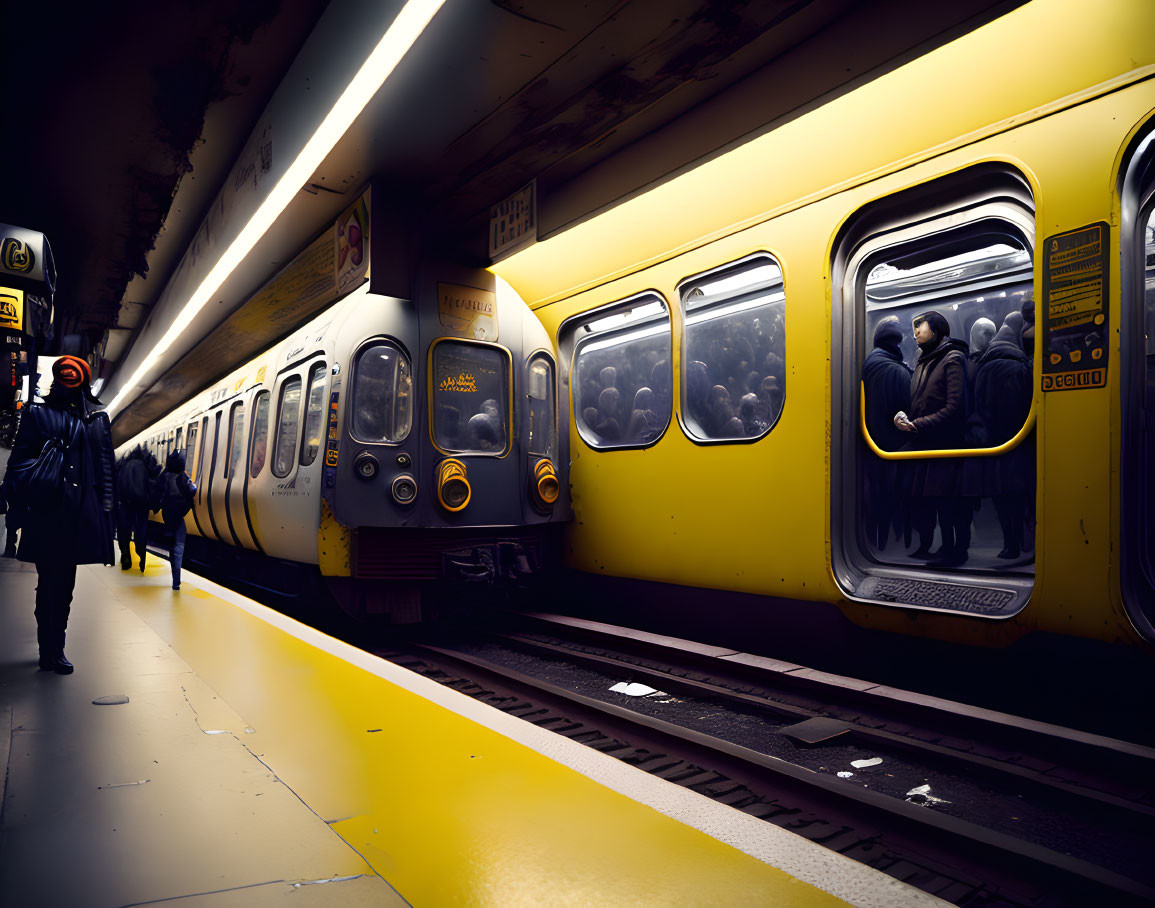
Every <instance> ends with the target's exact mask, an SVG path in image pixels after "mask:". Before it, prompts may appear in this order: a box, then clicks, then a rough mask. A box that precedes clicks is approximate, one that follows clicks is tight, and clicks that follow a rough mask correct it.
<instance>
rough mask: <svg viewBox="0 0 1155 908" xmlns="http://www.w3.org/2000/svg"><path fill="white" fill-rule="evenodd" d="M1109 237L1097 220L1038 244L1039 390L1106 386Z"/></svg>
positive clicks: (1108, 229)
mask: <svg viewBox="0 0 1155 908" xmlns="http://www.w3.org/2000/svg"><path fill="white" fill-rule="evenodd" d="M1110 236H1111V231H1110V228H1109V226H1108V225H1107V224H1106V223H1105V222H1102V221H1100V222H1099V223H1097V224H1089V225H1088V226H1086V227H1080V228H1079V229H1078V230H1068V231H1067V232H1066V233H1057V234H1055V235H1054V236H1050V237H1047V238H1046V240H1044V241H1043V244H1042V251H1043V306H1042V313H1041V314H1042V320H1043V349H1042V356H1043V362H1042V372H1043V390H1044V391H1079V390H1083V389H1086V388H1101V387H1103V386H1105V385H1106V384H1107V350H1108V342H1109V333H1108V324H1107V306H1108V295H1107V275H1108V267H1109V265H1108V263H1109V261H1110V259H1109V255H1108V253H1109V249H1108V246H1109V242H1110Z"/></svg>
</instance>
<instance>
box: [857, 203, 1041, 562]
mask: <svg viewBox="0 0 1155 908" xmlns="http://www.w3.org/2000/svg"><path fill="white" fill-rule="evenodd" d="M1002 223H1003V222H984V223H982V224H980V225H975V226H972V227H970V228H966V229H964V230H962V231H955V232H954V233H947V234H943V235H939V236H936V237H934V238H932V239H930V240H927V241H922V242H918V243H915V244H912V245H908V246H904V247H899V248H898V249H892V250H884V251H882V252H881V253H879V254H878V255H877V256H874V257H873V258H871V259H868V260H867V262H866V264H865V265H864V266H863V268H862V270H861V271H860V273H859V278H858V280H859V299H860V300H862V301H863V305H864V307H865V312H864V315H865V319H864V321H863V324H864V326H865V329H866V330H865V332H864V333H863V334H862V338H863V349H862V353H861V355H862V357H863V358H862V359H861V360H860V361H859V362H860V363H861V364H862V365H861V372H860V375H861V379H862V384H863V390H864V394H865V400H866V410H865V413H864V414H863V415H864V421H865V423H866V428H867V431H868V432H869V433H870V437H871V438H872V439H873V441H874V442H875V443H876V444H877V445H878V446H879V447H880V448H881V449H882V450H884V451H928V450H944V449H964V448H991V447H996V446H998V445H1001V444H1003V443H1004V442H1007V441H1009V440H1010V439H1011V438H1013V437H1014V436H1015V435H1016V434H1018V432H1019V431H1020V429H1022V428H1023V426H1024V425H1025V423H1026V420H1027V418H1028V415H1029V413H1030V409H1031V400H1032V396H1033V390H1034V378H1033V376H1034V372H1033V357H1034V350H1035V343H1034V337H1035V334H1034V331H1035V325H1034V318H1035V311H1034V305H1035V304H1034V292H1033V283H1032V275H1033V270H1032V268H1033V266H1032V255H1031V249H1030V246H1029V245H1028V243H1027V241H1026V239H1025V238H1023V237H1022V236H1020V235H1019V234H1018V232H1017V231H1015V230H1014V229H1013V228H1011V227H1010V225H1005V229H1002V228H1001V227H1000V226H996V225H1001V224H1002ZM900 412H901V413H903V414H905V415H906V420H903V419H901V418H899V419H898V420H897V422H896V415H897V414H898V413H900ZM863 457H864V462H863V466H864V469H863V471H862V474H861V481H862V484H863V494H862V496H861V499H860V509H859V510H860V514H861V526H862V528H863V533H862V535H863V536H864V537H865V540H866V543H867V551H868V552H869V553H871V555H872V557H874V558H875V560H877V561H880V562H887V563H901V564H909V563H912V562H919V563H925V564H929V565H930V566H932V567H957V566H959V565H962V564H966V565H967V567H968V568H988V569H991V568H999V569H1006V568H1008V567H1009V568H1026V569H1028V570H1029V569H1030V565H1031V564H1032V562H1033V558H1032V555H1031V551H1032V550H1033V547H1034V539H1033V536H1034V524H1035V515H1034V491H1035V445H1034V435H1033V433H1032V434H1031V435H1030V436H1028V437H1027V438H1026V439H1025V440H1024V441H1023V442H1021V443H1020V444H1019V445H1018V446H1017V447H1015V448H1012V449H1011V450H1010V451H1007V452H1005V453H1002V454H999V455H994V456H965V455H962V456H959V457H945V458H943V457H939V458H926V459H922V460H920V459H914V460H906V461H887V460H883V459H882V458H880V457H878V456H877V455H875V454H873V453H872V452H869V451H866V450H865V447H864V448H863ZM912 545H913V546H914V549H913V551H909V552H907V551H905V550H904V546H905V547H907V548H909V547H910V546H912Z"/></svg>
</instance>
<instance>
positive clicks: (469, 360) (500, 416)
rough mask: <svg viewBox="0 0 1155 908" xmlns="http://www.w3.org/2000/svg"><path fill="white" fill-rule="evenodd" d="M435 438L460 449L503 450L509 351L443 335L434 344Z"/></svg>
mask: <svg viewBox="0 0 1155 908" xmlns="http://www.w3.org/2000/svg"><path fill="white" fill-rule="evenodd" d="M432 358H433V370H432V382H433V393H432V400H433V442H434V444H436V445H437V447H439V448H440V449H441V450H442V451H448V452H451V453H455V454H500V453H502V452H504V451H505V448H506V444H507V439H508V438H509V373H510V359H509V354H508V353H506V352H505V351H504V350H502V349H501V348H499V347H491V346H488V345H484V344H478V343H469V342H466V341H442V342H440V343H438V344H436V345H435V346H434V347H433V352H432Z"/></svg>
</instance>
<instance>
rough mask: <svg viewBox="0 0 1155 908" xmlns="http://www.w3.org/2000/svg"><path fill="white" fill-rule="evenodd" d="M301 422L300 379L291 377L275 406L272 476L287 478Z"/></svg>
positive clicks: (295, 452)
mask: <svg viewBox="0 0 1155 908" xmlns="http://www.w3.org/2000/svg"><path fill="white" fill-rule="evenodd" d="M300 421H301V379H300V378H297V377H296V376H293V377H292V378H290V379H287V380H286V381H285V383H284V384H283V385H281V401H280V403H279V404H278V406H277V440H276V444H275V445H274V448H273V475H274V476H281V477H284V476H288V475H289V471H291V470H292V469H293V464H294V463H296V460H297V457H296V454H297V426H298V424H299V423H300Z"/></svg>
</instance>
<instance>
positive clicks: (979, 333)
mask: <svg viewBox="0 0 1155 908" xmlns="http://www.w3.org/2000/svg"><path fill="white" fill-rule="evenodd" d="M997 330H998V329H997V328H996V327H995V323H994V322H992V321H991V320H990V319H989V318H977V319H975V323H974V324H973V325H971V350H970V353H969V354H968V355H967V384H969V385H970V386H971V387H972V388H973V387H974V383H975V373H976V372H978V368H979V360H980V359H982V355H983V353H984V352H985V351H986V349H987V347H988V346H989V345H990V342H991V341H992V340H993V339H994V336H995V331H997Z"/></svg>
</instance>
